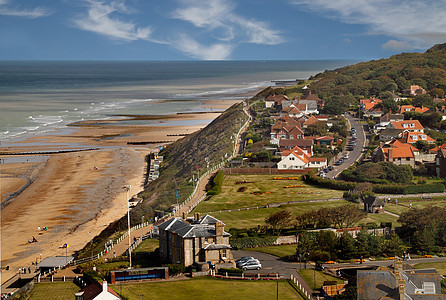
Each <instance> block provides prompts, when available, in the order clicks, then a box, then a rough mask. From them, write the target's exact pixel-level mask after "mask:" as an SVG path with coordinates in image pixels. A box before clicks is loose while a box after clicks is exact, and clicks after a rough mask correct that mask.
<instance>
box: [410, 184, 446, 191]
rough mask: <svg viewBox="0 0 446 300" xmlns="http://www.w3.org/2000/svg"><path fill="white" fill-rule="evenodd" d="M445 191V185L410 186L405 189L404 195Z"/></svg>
mask: <svg viewBox="0 0 446 300" xmlns="http://www.w3.org/2000/svg"><path fill="white" fill-rule="evenodd" d="M444 189H445V187H444V184H443V183H431V184H420V185H409V186H406V187H405V188H404V190H403V194H420V193H442V192H444Z"/></svg>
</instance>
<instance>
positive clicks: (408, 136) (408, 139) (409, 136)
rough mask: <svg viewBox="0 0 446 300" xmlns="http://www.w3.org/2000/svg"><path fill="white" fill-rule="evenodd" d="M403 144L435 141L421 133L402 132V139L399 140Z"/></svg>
mask: <svg viewBox="0 0 446 300" xmlns="http://www.w3.org/2000/svg"><path fill="white" fill-rule="evenodd" d="M400 140H401V141H402V142H404V143H409V144H414V143H416V142H418V141H424V142H427V143H434V142H435V140H434V139H433V138H431V137H430V136H428V135H427V134H425V133H422V132H407V131H406V132H404V133H403V137H402V138H401V139H400Z"/></svg>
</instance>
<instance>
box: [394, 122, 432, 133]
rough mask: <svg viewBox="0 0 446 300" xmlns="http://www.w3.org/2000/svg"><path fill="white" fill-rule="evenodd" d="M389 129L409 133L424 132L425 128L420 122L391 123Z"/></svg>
mask: <svg viewBox="0 0 446 300" xmlns="http://www.w3.org/2000/svg"><path fill="white" fill-rule="evenodd" d="M387 128H396V129H402V130H407V131H409V132H424V127H423V125H421V123H420V121H418V120H405V121H391V122H390V123H389V125H388V126H387Z"/></svg>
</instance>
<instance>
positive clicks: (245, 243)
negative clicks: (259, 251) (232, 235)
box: [230, 236, 277, 250]
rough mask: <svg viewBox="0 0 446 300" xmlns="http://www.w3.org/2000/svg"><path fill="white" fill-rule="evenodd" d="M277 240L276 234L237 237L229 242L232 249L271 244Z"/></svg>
mask: <svg viewBox="0 0 446 300" xmlns="http://www.w3.org/2000/svg"><path fill="white" fill-rule="evenodd" d="M276 240H277V237H276V236H266V237H263V238H262V237H244V238H238V239H231V240H230V243H231V246H232V248H233V249H234V250H237V249H243V248H253V247H263V246H271V245H273V244H274V242H275V241H276Z"/></svg>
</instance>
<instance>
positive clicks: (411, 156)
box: [373, 140, 419, 168]
mask: <svg viewBox="0 0 446 300" xmlns="http://www.w3.org/2000/svg"><path fill="white" fill-rule="evenodd" d="M417 154H419V150H418V149H417V148H415V147H413V146H412V145H410V144H405V143H402V142H401V141H398V140H394V141H392V142H391V143H388V144H384V145H382V146H380V147H378V148H377V149H376V150H375V151H374V155H373V161H374V162H379V161H388V162H391V163H394V164H396V165H410V166H411V167H412V168H415V155H417Z"/></svg>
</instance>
